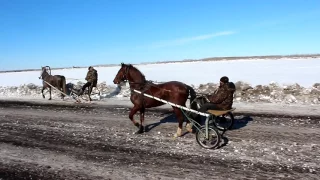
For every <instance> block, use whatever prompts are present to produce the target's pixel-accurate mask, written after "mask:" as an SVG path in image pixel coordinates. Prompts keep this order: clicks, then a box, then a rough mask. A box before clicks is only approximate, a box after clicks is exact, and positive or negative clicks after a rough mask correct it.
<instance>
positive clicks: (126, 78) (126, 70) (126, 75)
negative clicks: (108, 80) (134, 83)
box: [122, 66, 130, 83]
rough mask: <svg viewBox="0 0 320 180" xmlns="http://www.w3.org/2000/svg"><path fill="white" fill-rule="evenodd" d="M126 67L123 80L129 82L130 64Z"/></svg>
mask: <svg viewBox="0 0 320 180" xmlns="http://www.w3.org/2000/svg"><path fill="white" fill-rule="evenodd" d="M125 68H126V69H125V70H124V73H123V75H122V81H124V82H126V81H128V82H129V80H128V73H129V69H130V66H126V67H125ZM129 83H130V82H129Z"/></svg>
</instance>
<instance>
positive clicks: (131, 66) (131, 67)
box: [126, 64, 146, 80]
mask: <svg viewBox="0 0 320 180" xmlns="http://www.w3.org/2000/svg"><path fill="white" fill-rule="evenodd" d="M126 66H129V67H130V69H131V70H133V71H135V72H137V73H139V74H140V75H141V76H142V78H143V80H146V76H145V75H144V74H143V73H142V72H141V71H140V70H139V69H138V68H136V67H135V66H133V65H132V64H129V65H126Z"/></svg>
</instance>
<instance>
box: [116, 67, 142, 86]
mask: <svg viewBox="0 0 320 180" xmlns="http://www.w3.org/2000/svg"><path fill="white" fill-rule="evenodd" d="M141 80H145V78H144V75H143V74H142V73H141V72H140V71H139V70H138V69H137V68H135V67H133V66H132V64H124V63H121V68H120V69H119V71H118V73H117V75H116V77H115V78H114V80H113V83H114V84H120V83H121V82H124V81H133V82H138V81H141Z"/></svg>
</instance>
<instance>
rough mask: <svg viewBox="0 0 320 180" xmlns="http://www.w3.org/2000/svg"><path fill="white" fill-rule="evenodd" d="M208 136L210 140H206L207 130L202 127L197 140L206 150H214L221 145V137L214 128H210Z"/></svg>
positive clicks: (197, 134)
mask: <svg viewBox="0 0 320 180" xmlns="http://www.w3.org/2000/svg"><path fill="white" fill-rule="evenodd" d="M208 134H209V136H208V139H206V128H205V126H202V127H201V128H200V130H199V131H197V133H196V139H197V142H198V144H199V145H200V146H202V147H204V148H206V149H213V148H215V147H217V146H218V145H219V143H220V140H221V136H220V134H219V132H218V131H217V130H216V129H215V128H213V127H208Z"/></svg>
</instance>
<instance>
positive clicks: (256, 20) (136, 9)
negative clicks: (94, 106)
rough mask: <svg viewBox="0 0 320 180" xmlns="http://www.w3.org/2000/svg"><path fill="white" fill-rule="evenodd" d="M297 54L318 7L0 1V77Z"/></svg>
mask: <svg viewBox="0 0 320 180" xmlns="http://www.w3.org/2000/svg"><path fill="white" fill-rule="evenodd" d="M297 53H299V54H301V53H320V1H319V0H220V1H218V0H197V1H195V0H193V1H191V0H113V1H111V0H93V1H88V0H86V1H84V0H0V70H10V69H25V68H40V67H41V66H45V65H49V66H51V67H67V66H89V65H96V64H118V63H121V62H125V63H140V62H153V61H166V60H183V59H199V58H207V57H217V56H219V57H220V56H251V55H273V54H281V55H284V54H297Z"/></svg>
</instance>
